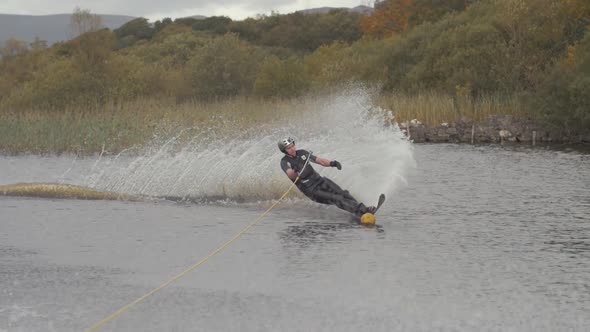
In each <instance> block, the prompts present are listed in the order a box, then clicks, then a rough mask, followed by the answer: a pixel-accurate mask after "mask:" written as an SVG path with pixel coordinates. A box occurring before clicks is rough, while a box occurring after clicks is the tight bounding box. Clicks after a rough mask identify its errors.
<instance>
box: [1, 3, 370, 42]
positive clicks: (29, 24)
mask: <svg viewBox="0 0 590 332" xmlns="http://www.w3.org/2000/svg"><path fill="white" fill-rule="evenodd" d="M335 9H347V10H349V11H351V12H356V13H370V12H372V11H373V8H371V7H367V6H357V7H354V8H346V7H341V8H334V7H321V8H311V9H304V10H300V11H299V12H302V13H305V14H318V13H319V14H324V13H328V12H330V11H331V10H335ZM98 15H99V16H100V18H101V20H102V24H103V26H105V27H107V28H109V29H111V30H113V29H117V28H119V27H120V26H122V25H123V24H125V23H127V22H129V21H131V20H133V19H135V18H137V17H134V16H124V15H101V14H98ZM70 17H71V14H55V15H42V16H33V15H12V14H0V46H1V45H3V44H4V42H5V41H6V40H8V39H10V38H16V39H19V40H23V41H26V42H32V41H33V40H35V37H39V38H40V39H42V40H46V41H47V44H48V45H51V44H53V43H56V42H58V41H64V40H69V39H71V38H72V37H73V36H72V30H71V28H70ZM189 17H191V18H196V19H203V18H206V16H202V15H193V16H189Z"/></svg>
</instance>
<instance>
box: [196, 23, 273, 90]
mask: <svg viewBox="0 0 590 332" xmlns="http://www.w3.org/2000/svg"><path fill="white" fill-rule="evenodd" d="M263 59H264V54H263V53H262V52H261V51H260V50H259V49H258V48H256V47H253V46H251V45H250V44H248V43H246V42H244V41H241V40H239V38H238V37H237V36H236V35H233V34H227V35H224V36H222V37H217V38H214V39H212V40H211V41H210V42H208V43H207V44H206V45H205V46H204V47H202V48H201V49H200V50H199V52H198V53H197V54H196V55H195V56H194V57H193V58H192V59H191V60H190V61H189V63H188V64H187V66H188V68H187V74H188V79H187V81H188V82H189V84H190V86H191V87H192V91H193V95H194V96H196V97H198V98H201V99H222V98H226V97H231V96H236V95H238V94H245V95H248V94H250V93H251V92H252V89H253V85H254V81H255V79H256V74H257V73H258V68H259V67H260V65H261V63H262V62H263Z"/></svg>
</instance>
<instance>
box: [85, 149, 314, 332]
mask: <svg viewBox="0 0 590 332" xmlns="http://www.w3.org/2000/svg"><path fill="white" fill-rule="evenodd" d="M307 161H309V158H308V160H307ZM306 165H307V162H306V163H305V165H304V166H303V169H305V166H306ZM298 180H299V176H297V178H296V179H295V181H293V184H291V186H290V187H289V189H288V190H287V191H286V192H285V193H284V194H283V196H281V198H279V199H278V200H277V201H276V202H275V203H274V204H273V205H272V206H271V207H270V208H268V209H267V210H266V211H264V213H262V214H261V215H260V216H259V217H258V218H257V219H256V220H254V222H252V223H251V224H250V225H248V226H246V227H244V229H242V230H241V231H240V232H239V233H238V234H236V235H235V236H234V237H233V238H231V239H230V240H228V241H227V242H225V243H224V244H222V245H221V246H220V247H219V248H217V249H215V250H213V251H212V252H211V253H210V254H209V255H207V256H206V257H205V258H203V259H201V260H200V261H198V262H197V263H195V264H194V265H192V266H191V267H189V268H187V269H186V270H184V271H183V272H181V273H179V274H178V275H176V276H175V277H173V278H172V279H170V280H168V281H166V282H165V283H163V284H162V285H161V286H160V287H158V288H155V289H153V290H152V291H150V292H148V293H146V294H145V295H143V296H142V297H140V298H138V299H137V300H135V301H133V302H131V303H129V304H127V305H126V306H124V307H122V308H121V309H119V310H117V311H115V312H114V313H112V314H111V315H109V316H108V317H106V318H104V319H103V320H101V321H100V322H98V323H96V324H94V325H92V326H91V327H89V328H88V329H86V330H85V331H87V332H89V331H96V330H97V329H98V328H100V327H101V326H102V325H104V324H106V323H107V322H109V321H111V320H113V319H115V318H117V317H118V316H119V315H121V314H122V313H124V312H125V311H127V310H129V309H130V308H131V307H133V306H134V305H136V304H138V303H140V302H142V301H143V300H145V299H147V298H148V297H149V296H151V295H153V294H154V293H156V292H157V291H159V290H161V289H162V288H164V287H166V286H168V285H170V284H171V283H173V282H175V281H176V280H178V279H180V278H182V277H183V276H184V275H185V274H187V273H189V272H191V271H192V270H194V269H196V268H197V267H199V266H200V265H201V264H203V263H205V262H206V261H207V260H209V258H211V257H213V256H215V255H217V254H218V253H220V252H221V251H222V250H223V249H225V248H226V247H227V246H229V245H230V244H231V243H232V242H234V241H235V240H237V239H238V238H239V237H240V236H242V235H243V234H244V233H246V232H247V231H248V230H249V229H250V228H252V226H254V225H256V224H257V223H258V222H259V221H260V220H261V219H262V218H263V217H264V216H265V215H266V214H268V212H270V210H272V209H273V208H274V207H275V206H277V205H278V204H279V203H280V202H281V201H282V200H283V199H284V198H285V197H287V195H288V194H289V192H290V191H291V189H293V187H294V186H295V183H297V181H298Z"/></svg>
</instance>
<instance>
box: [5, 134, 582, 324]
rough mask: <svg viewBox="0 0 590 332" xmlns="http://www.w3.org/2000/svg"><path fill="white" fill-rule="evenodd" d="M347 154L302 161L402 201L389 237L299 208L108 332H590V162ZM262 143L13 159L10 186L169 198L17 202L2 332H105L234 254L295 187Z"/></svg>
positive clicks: (386, 209)
mask: <svg viewBox="0 0 590 332" xmlns="http://www.w3.org/2000/svg"><path fill="white" fill-rule="evenodd" d="M377 134H379V133H377ZM332 135H337V137H339V138H340V139H339V141H337V142H332V141H331V140H320V141H306V142H303V143H302V144H301V145H300V147H301V148H308V149H314V147H315V148H316V149H318V150H317V151H318V152H317V153H318V154H319V155H322V156H323V155H327V156H328V157H330V156H336V157H335V158H338V160H340V161H341V162H342V165H343V170H342V171H340V172H338V171H336V170H335V169H324V170H323V171H322V175H325V176H328V177H330V178H333V179H335V180H336V182H338V183H340V184H342V186H343V187H346V188H350V189H351V192H352V193H353V194H354V195H356V196H358V197H359V199H361V200H363V201H365V202H367V203H374V202H371V200H376V199H377V196H378V194H379V193H380V192H386V193H387V195H388V200H387V201H386V202H385V204H384V206H383V207H382V209H381V210H380V211H379V213H378V216H377V224H378V225H377V227H363V226H360V225H358V224H356V223H355V222H354V221H353V220H352V219H351V217H350V216H349V215H348V214H347V213H346V212H343V211H340V210H338V209H337V208H335V207H326V206H320V205H318V204H315V203H310V202H308V201H307V200H305V199H303V198H302V197H301V195H298V194H296V193H295V194H294V195H291V196H290V197H291V198H289V199H287V200H286V201H285V202H282V203H281V204H280V205H278V206H277V207H276V208H274V209H272V210H271V212H270V213H269V214H268V215H266V216H265V217H264V218H263V219H262V220H261V221H260V223H258V224H257V225H256V226H254V227H253V228H252V229H250V230H249V231H248V232H246V233H245V234H244V235H243V236H241V237H240V238H239V239H238V240H237V241H235V242H233V243H232V244H231V245H230V246H228V247H227V248H225V249H224V250H223V251H222V252H221V253H220V254H218V255H217V256H214V257H213V258H211V259H209V260H208V261H207V262H205V263H204V264H203V265H201V266H199V267H198V268H197V269H195V270H194V271H192V272H190V273H188V274H186V275H184V276H183V277H182V278H180V279H179V280H177V281H176V282H174V283H172V284H171V285H169V286H167V287H165V288H163V289H161V290H160V291H158V292H157V293H155V294H153V295H151V296H149V297H148V298H146V299H145V300H144V301H142V302H140V303H138V304H137V305H135V306H133V307H131V308H130V309H129V310H128V311H126V312H124V313H122V314H121V315H120V316H118V317H116V318H114V319H112V320H110V321H108V322H106V323H105V324H104V325H103V326H101V328H100V329H99V330H104V331H235V330H240V331H359V330H367V331H435V330H436V331H564V330H567V331H588V330H590V309H589V308H590V155H589V154H586V153H582V152H576V151H573V150H555V149H547V148H543V147H537V148H535V149H533V148H526V147H518V146H517V147H505V148H501V147H499V146H469V145H411V144H410V143H408V142H403V140H399V142H398V143H396V144H393V146H392V144H389V145H383V144H385V143H383V144H382V143H381V140H382V141H383V142H385V141H387V140H388V139H389V140H391V137H388V136H387V135H385V134H383V135H384V136H383V137H382V138H379V137H377V138H373V139H372V140H373V141H372V142H371V143H370V144H367V143H366V142H365V143H363V142H362V139H359V138H362V137H364V136H363V135H359V134H354V133H352V134H351V136H352V138H351V139H354V140H356V141H354V142H352V141H346V137H347V136H346V135H339V134H337V133H336V134H332ZM338 135H339V136H338ZM395 135H398V134H397V133H396V134H395ZM396 137H399V136H396ZM252 142H253V141H252V140H250V141H249V143H250V145H249V146H237V149H238V150H239V151H240V153H235V151H234V150H228V151H226V150H223V149H222V148H221V147H216V148H208V149H201V150H198V151H194V150H191V151H185V150H183V151H180V152H176V153H175V152H170V151H168V150H162V149H159V150H156V151H152V152H151V153H146V154H145V155H143V156H142V157H132V156H130V155H129V156H126V155H119V156H116V157H114V156H111V157H105V156H103V157H88V158H78V157H75V156H61V157H55V156H52V157H39V156H18V157H14V156H1V157H0V170H1V171H0V184H11V183H17V182H56V183H69V184H77V185H83V186H88V187H91V188H95V189H99V190H109V191H116V192H124V193H131V194H137V195H144V196H145V197H154V198H155V199H147V200H146V201H144V202H120V201H83V200H61V199H40V198H28V197H27V198H25V197H0V229H1V231H0V331H81V330H84V329H86V328H89V327H90V326H92V325H93V324H95V323H97V322H99V321H100V320H102V319H103V318H105V317H107V316H108V315H110V314H112V313H113V312H115V311H116V310H118V309H120V308H121V307H123V306H124V305H127V304H129V303H131V302H133V301H134V300H136V299H137V298H139V297H140V296H142V295H144V294H146V293H148V292H149V291H151V290H153V289H155V288H157V287H158V286H160V285H162V284H163V283H164V282H166V281H168V280H170V279H171V278H173V277H174V276H176V275H178V274H179V273H180V272H182V271H184V270H185V269H186V268H187V267H189V266H191V265H193V264H195V263H196V262H198V261H199V260H201V259H203V258H204V257H205V256H207V255H208V254H209V253H210V252H212V251H213V250H215V249H216V248H218V247H219V246H220V245H221V244H222V243H224V242H225V241H227V240H229V239H230V238H231V237H233V236H234V235H236V234H237V233H238V232H239V231H240V230H242V229H243V228H244V227H246V226H247V225H249V224H250V223H252V222H253V221H254V220H256V218H258V217H259V216H260V215H261V214H262V213H263V212H264V211H265V210H266V209H267V208H269V207H270V206H271V203H273V202H275V201H276V199H277V198H278V197H280V195H281V194H282V193H283V192H284V191H285V190H287V188H288V187H289V182H288V181H287V180H286V178H285V176H284V174H281V172H280V170H279V166H278V161H279V159H280V155H278V151H276V146H274V144H275V143H274V141H272V140H271V139H269V141H268V142H267V141H264V140H263V143H264V144H265V145H267V146H270V147H268V148H264V149H262V150H257V149H256V148H254V147H252V146H254V144H253V143H252ZM267 143H268V144H267ZM332 144H333V145H332ZM354 144H361V145H362V144H365V145H364V148H362V149H361V148H360V147H359V146H355V145H354ZM233 146H234V147H236V146H235V145H233ZM347 147H352V148H351V149H347ZM361 147H362V146H361ZM371 147H375V148H376V150H375V151H372V150H371ZM252 149H253V150H252ZM322 151H325V152H322ZM350 151H352V152H350ZM354 151H363V153H365V154H363V153H354ZM366 153H369V154H370V156H372V158H366ZM220 155H221V156H222V157H219V156H220ZM216 156H217V157H216ZM254 156H257V157H254ZM367 159H370V160H368V161H367ZM252 160H254V161H252ZM251 161H252V162H251ZM315 168H316V169H319V167H318V166H316V167H315ZM158 197H160V199H159V198H158ZM162 197H174V198H175V199H184V200H181V201H180V202H172V201H169V200H164V199H161V198H162Z"/></svg>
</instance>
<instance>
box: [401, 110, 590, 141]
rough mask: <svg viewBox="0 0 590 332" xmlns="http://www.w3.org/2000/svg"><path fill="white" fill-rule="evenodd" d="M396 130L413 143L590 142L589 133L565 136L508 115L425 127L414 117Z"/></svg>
mask: <svg viewBox="0 0 590 332" xmlns="http://www.w3.org/2000/svg"><path fill="white" fill-rule="evenodd" d="M399 127H400V129H402V131H404V132H405V133H406V135H409V138H410V139H411V140H413V141H414V142H416V143H424V142H432V143H445V142H447V143H471V140H472V136H473V142H474V143H500V142H515V143H532V141H533V135H534V136H535V137H534V138H535V141H536V142H552V143H580V142H590V136H575V137H568V136H566V135H564V134H563V133H555V132H550V131H548V130H544V129H543V128H541V127H540V126H538V125H537V124H535V123H534V122H533V121H532V120H530V119H522V118H516V117H513V116H510V115H495V116H491V117H489V118H488V119H486V120H485V121H479V122H475V123H474V122H473V121H472V120H471V119H468V118H462V119H460V120H458V121H456V122H454V123H442V124H440V125H438V126H428V125H424V124H422V123H421V122H420V121H418V120H416V119H414V120H412V121H410V122H403V123H400V124H399Z"/></svg>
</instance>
